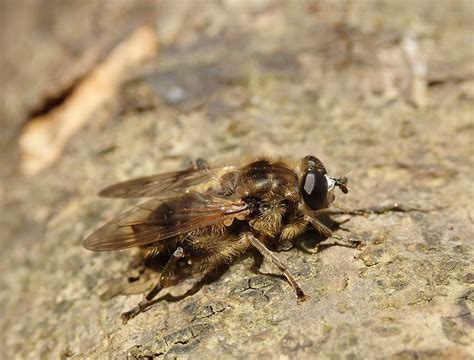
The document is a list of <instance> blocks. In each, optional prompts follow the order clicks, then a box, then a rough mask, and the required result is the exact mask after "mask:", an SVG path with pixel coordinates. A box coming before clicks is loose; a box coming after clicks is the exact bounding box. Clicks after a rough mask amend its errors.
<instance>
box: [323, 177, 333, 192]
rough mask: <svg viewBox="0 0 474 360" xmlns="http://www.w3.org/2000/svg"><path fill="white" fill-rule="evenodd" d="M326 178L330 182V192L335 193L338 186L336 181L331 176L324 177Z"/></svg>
mask: <svg viewBox="0 0 474 360" xmlns="http://www.w3.org/2000/svg"><path fill="white" fill-rule="evenodd" d="M324 177H325V178H326V181H327V182H328V192H330V191H333V190H334V187H335V186H336V181H335V180H334V179H333V178H332V177H330V176H327V175H324Z"/></svg>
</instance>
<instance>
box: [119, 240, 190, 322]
mask: <svg viewBox="0 0 474 360" xmlns="http://www.w3.org/2000/svg"><path fill="white" fill-rule="evenodd" d="M185 256H186V254H185V252H184V250H183V248H182V247H178V248H177V249H176V250H175V251H174V253H173V255H172V256H171V258H170V259H169V260H168V263H167V264H166V266H165V268H164V269H163V272H162V273H161V275H160V280H159V281H158V283H157V284H156V285H155V286H154V287H153V288H152V289H151V290H150V291H149V292H148V293H147V294H146V295H145V297H144V299H143V300H142V301H140V302H139V303H138V305H137V306H135V307H134V308H133V309H131V310H129V311H127V312H124V313H123V314H122V315H120V317H121V319H122V322H123V323H124V324H126V323H127V322H128V320H130V319H132V318H134V317H135V316H137V315H138V314H139V313H141V312H142V311H143V310H145V309H146V308H147V307H148V306H149V305H150V303H151V302H152V300H153V299H154V298H155V296H156V295H158V293H159V292H160V291H161V290H162V289H163V288H164V287H165V286H166V283H167V282H168V280H169V278H170V276H171V275H172V274H173V268H174V266H175V265H176V263H177V262H178V260H179V259H181V258H183V257H185Z"/></svg>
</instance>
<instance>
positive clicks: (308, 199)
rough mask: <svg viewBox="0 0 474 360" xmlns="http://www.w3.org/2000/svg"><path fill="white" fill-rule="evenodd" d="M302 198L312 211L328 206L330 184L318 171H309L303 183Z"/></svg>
mask: <svg viewBox="0 0 474 360" xmlns="http://www.w3.org/2000/svg"><path fill="white" fill-rule="evenodd" d="M300 191H301V196H302V197H303V201H304V202H305V204H306V205H307V206H308V207H309V208H310V209H312V210H318V209H321V208H322V207H324V205H325V204H326V197H327V194H328V182H327V180H326V177H325V176H324V175H323V174H321V173H320V172H318V171H312V170H310V171H308V172H306V173H305V174H304V176H303V181H302V182H301V189H300Z"/></svg>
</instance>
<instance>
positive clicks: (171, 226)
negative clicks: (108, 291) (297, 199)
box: [83, 192, 249, 251]
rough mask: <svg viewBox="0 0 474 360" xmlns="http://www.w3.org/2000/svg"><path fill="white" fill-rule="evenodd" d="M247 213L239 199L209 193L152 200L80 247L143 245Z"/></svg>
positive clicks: (94, 235)
mask: <svg viewBox="0 0 474 360" xmlns="http://www.w3.org/2000/svg"><path fill="white" fill-rule="evenodd" d="M248 212H249V209H248V206H247V204H246V203H244V202H243V201H242V200H240V199H231V198H229V197H222V196H216V195H211V194H201V193H196V192H193V193H188V194H184V195H182V196H179V197H175V198H171V199H167V200H159V199H153V200H150V201H147V202H145V203H143V204H141V205H138V206H136V207H134V208H132V209H131V210H129V211H127V212H126V213H124V214H122V215H121V216H119V217H118V218H116V219H114V220H112V221H110V222H109V223H107V224H105V225H104V226H102V227H101V228H99V229H98V230H96V231H95V232H94V233H92V234H91V235H90V236H88V237H87V238H86V239H85V240H84V242H83V245H84V247H85V248H87V249H89V250H95V251H108V250H120V249H126V248H130V247H134V246H143V245H147V244H151V243H154V242H158V241H163V240H166V239H168V238H171V237H173V236H176V235H180V234H183V233H186V232H189V231H192V230H195V229H199V228H203V227H206V226H209V225H213V224H216V223H219V222H222V221H224V220H227V219H232V218H235V217H237V216H242V215H245V214H246V213H248Z"/></svg>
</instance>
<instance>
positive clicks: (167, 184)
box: [99, 167, 222, 198]
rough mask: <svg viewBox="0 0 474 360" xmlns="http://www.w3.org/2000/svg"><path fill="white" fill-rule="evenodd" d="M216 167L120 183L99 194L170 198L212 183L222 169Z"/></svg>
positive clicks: (106, 195)
mask: <svg viewBox="0 0 474 360" xmlns="http://www.w3.org/2000/svg"><path fill="white" fill-rule="evenodd" d="M221 168H222V167H220V168H217V167H214V168H209V167H190V168H189V169H185V170H180V171H173V172H167V173H163V174H158V175H152V176H145V177H140V178H136V179H131V180H128V181H124V182H120V183H118V184H114V185H111V186H108V187H106V188H105V189H103V190H101V191H100V192H99V195H100V196H102V197H109V198H135V197H161V198H165V197H170V196H172V195H176V193H178V192H180V191H182V190H183V189H187V188H189V187H191V186H194V185H197V184H200V183H203V182H207V181H210V180H211V179H212V177H213V176H214V175H215V174H216V172H217V171H218V170H219V169H221Z"/></svg>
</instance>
